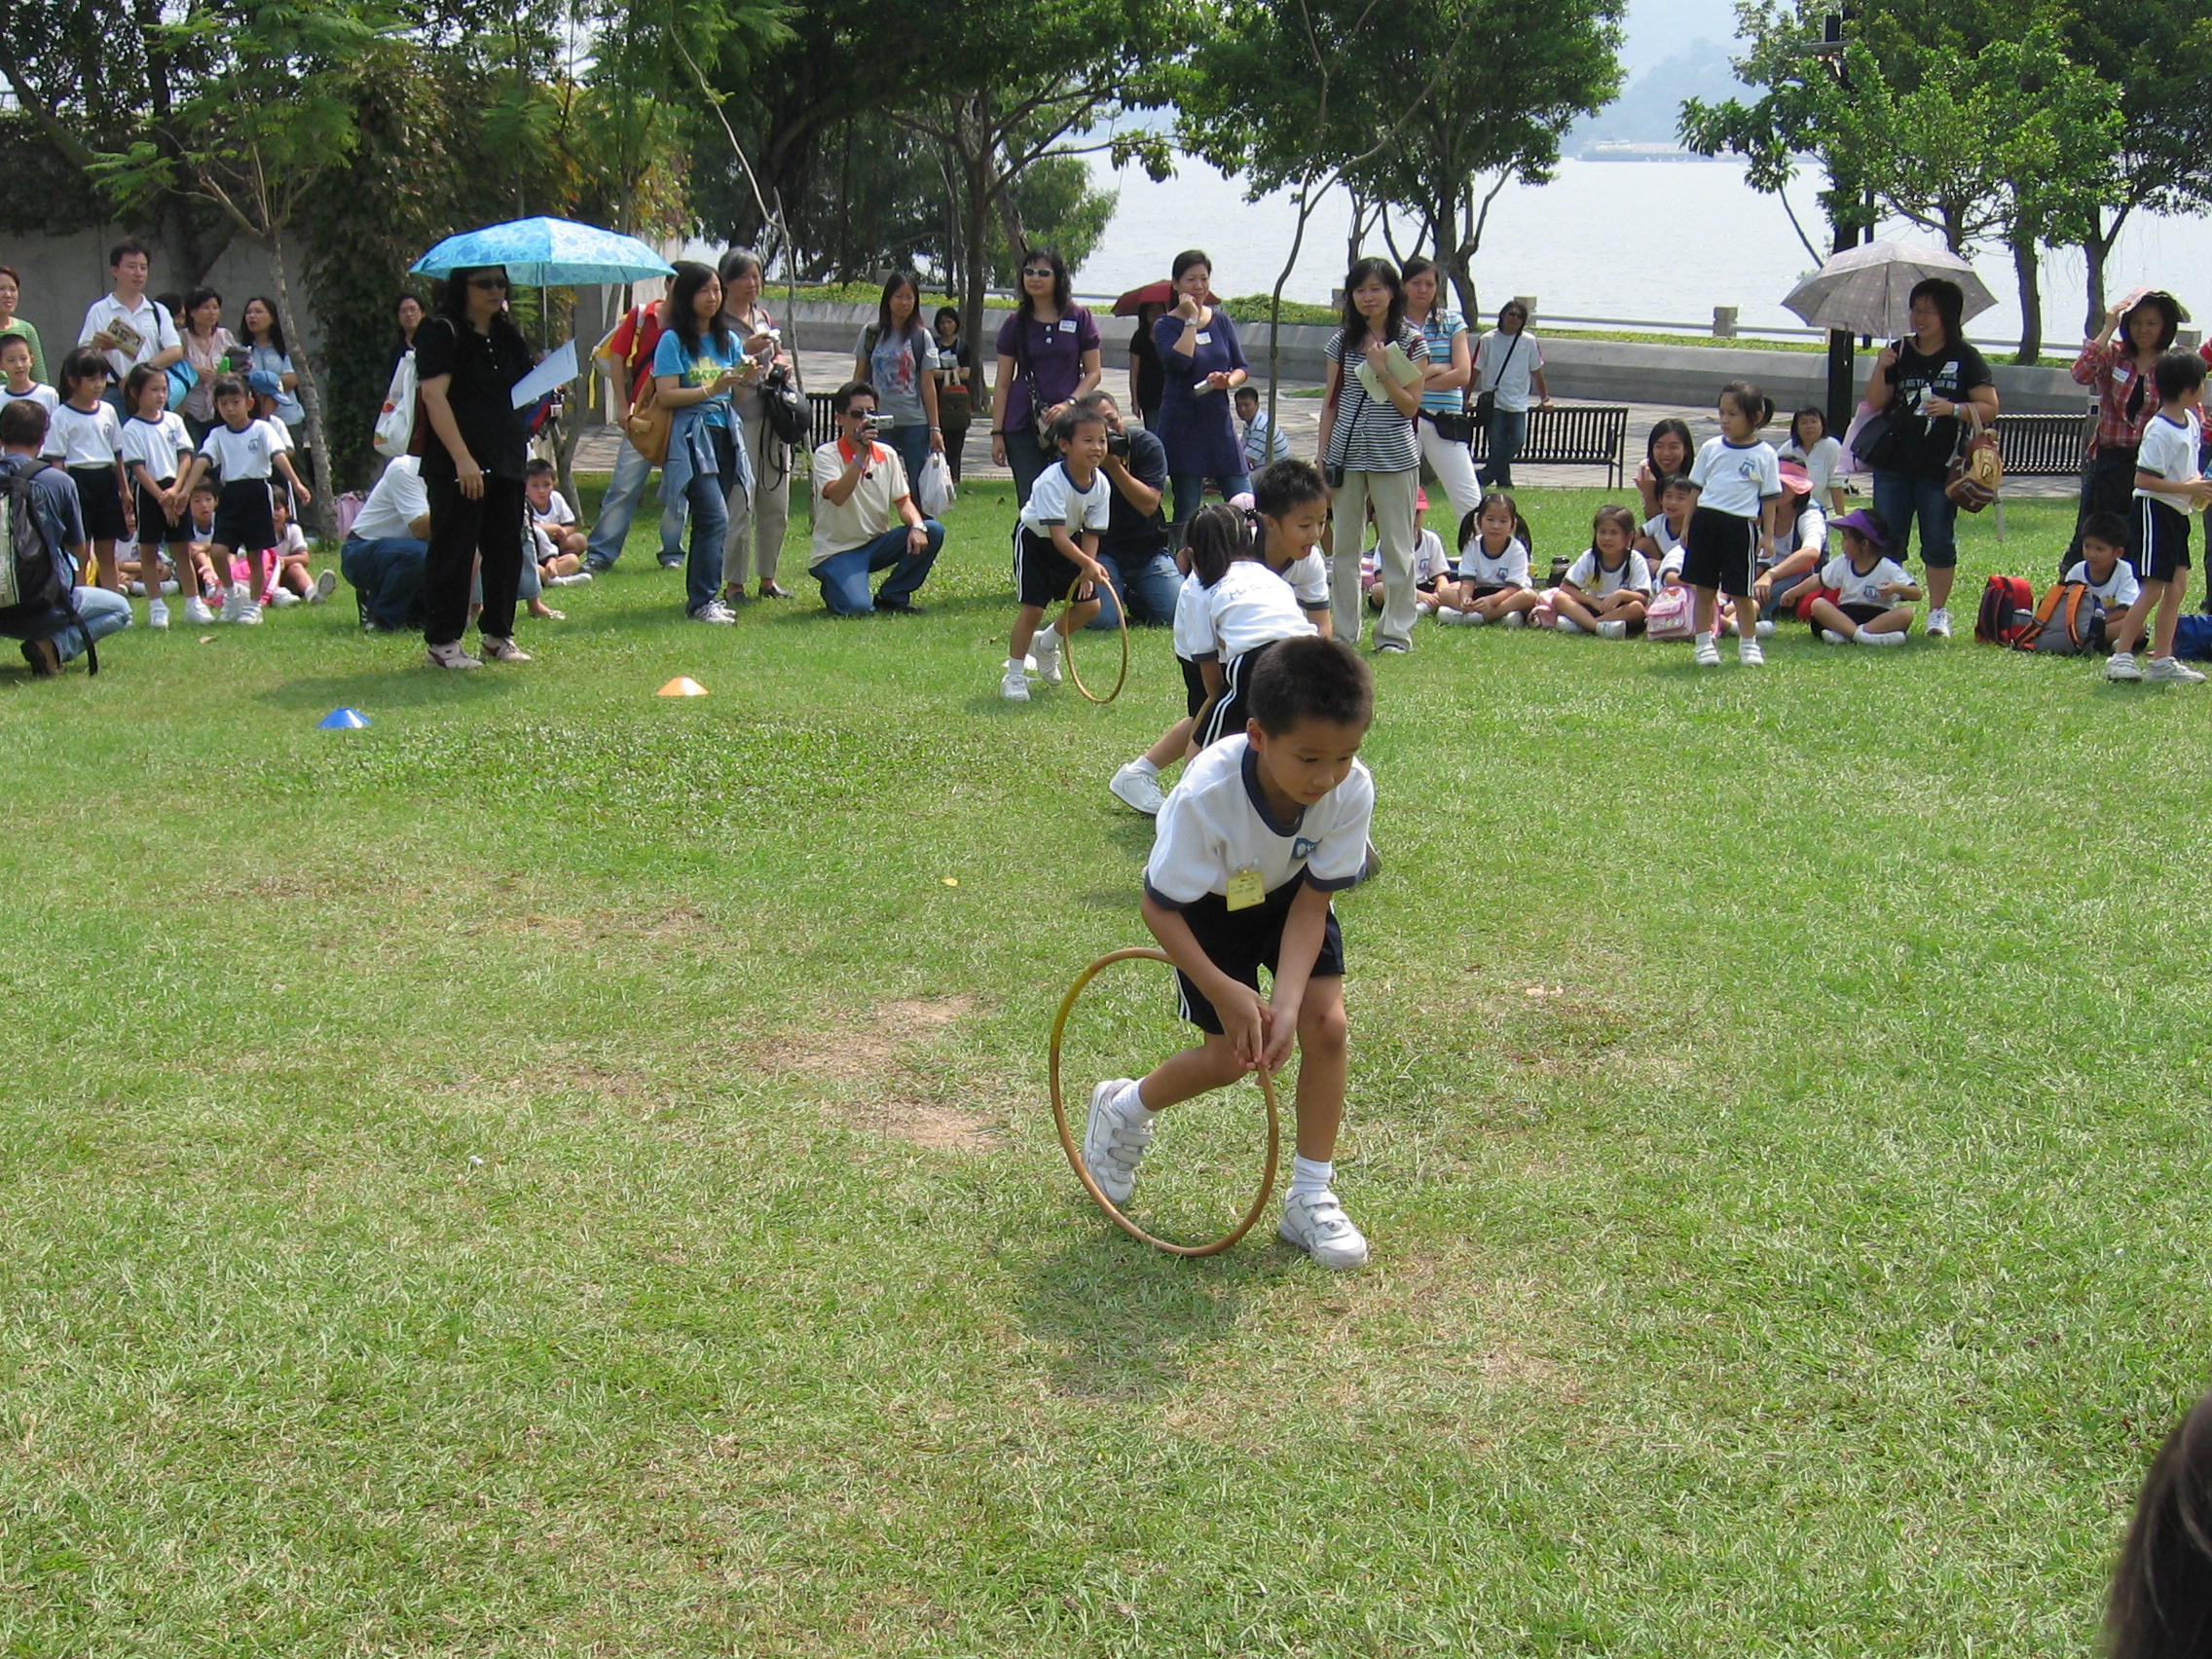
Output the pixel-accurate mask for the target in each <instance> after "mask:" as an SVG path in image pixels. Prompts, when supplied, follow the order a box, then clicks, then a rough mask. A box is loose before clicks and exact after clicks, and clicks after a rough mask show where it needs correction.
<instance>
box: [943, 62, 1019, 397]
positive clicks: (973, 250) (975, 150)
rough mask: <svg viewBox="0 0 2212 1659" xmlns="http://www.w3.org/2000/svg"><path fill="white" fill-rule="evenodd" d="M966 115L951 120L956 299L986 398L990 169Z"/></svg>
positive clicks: (994, 353) (991, 357) (993, 354)
mask: <svg viewBox="0 0 2212 1659" xmlns="http://www.w3.org/2000/svg"><path fill="white" fill-rule="evenodd" d="M964 101H965V100H963V102H964ZM969 113H970V112H969V111H968V110H967V109H966V108H965V107H958V108H955V109H954V111H953V118H952V120H953V130H954V131H955V132H956V133H958V134H959V139H958V150H959V157H960V170H961V181H962V183H963V184H964V185H965V186H966V192H965V194H966V195H967V198H968V200H967V201H966V202H964V203H961V205H962V207H963V208H964V209H965V211H964V213H963V220H964V223H965V226H966V230H965V235H966V237H967V245H966V246H965V247H964V248H962V250H961V252H962V253H963V255H964V256H965V264H966V267H967V269H966V273H965V275H964V276H963V278H962V285H963V288H964V290H965V291H964V292H963V293H962V294H961V296H960V332H961V334H962V335H963V336H964V337H965V338H966V340H967V342H968V350H970V352H972V353H973V354H974V356H975V359H976V380H977V389H978V391H980V392H981V393H983V394H984V395H986V396H988V395H992V394H995V393H996V392H997V390H998V387H996V386H995V385H992V386H988V387H985V386H984V385H983V384H982V383H983V382H984V381H985V380H987V379H988V378H989V377H990V376H991V374H992V373H993V372H995V370H996V367H997V362H998V348H997V345H996V343H995V342H987V341H986V340H985V339H984V338H983V289H984V288H985V287H986V286H987V285H988V284H989V281H990V276H989V269H988V268H989V261H990V254H989V250H988V248H987V246H986V244H987V242H988V241H989V240H990V224H991V173H992V170H993V169H992V167H991V151H990V149H989V148H988V147H987V146H986V145H983V144H978V143H977V142H976V137H977V134H976V133H975V132H974V131H973V130H972V129H971V127H970V123H969ZM1017 251H1018V250H1017Z"/></svg>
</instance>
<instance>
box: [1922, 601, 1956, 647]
mask: <svg viewBox="0 0 2212 1659" xmlns="http://www.w3.org/2000/svg"><path fill="white" fill-rule="evenodd" d="M1921 632H1922V633H1924V634H1926V635H1927V636H1928V637H1929V638H1930V639H1931V640H1947V639H1949V638H1950V637H1951V613H1950V611H1949V610H1948V609H1946V608H1944V607H1942V606H1940V605H1939V606H1937V607H1936V608H1935V609H1934V610H1931V611H1930V612H1929V613H1928V622H1927V625H1926V626H1925V627H1923V628H1922V629H1921Z"/></svg>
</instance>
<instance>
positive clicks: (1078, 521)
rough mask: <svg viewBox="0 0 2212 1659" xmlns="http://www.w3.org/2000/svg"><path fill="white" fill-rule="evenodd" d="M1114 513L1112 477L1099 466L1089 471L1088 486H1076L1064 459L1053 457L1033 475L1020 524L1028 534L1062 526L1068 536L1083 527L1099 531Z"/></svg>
mask: <svg viewBox="0 0 2212 1659" xmlns="http://www.w3.org/2000/svg"><path fill="white" fill-rule="evenodd" d="M1113 516H1114V481H1113V480H1112V479H1111V478H1109V477H1107V476H1106V469H1105V468H1104V467H1103V466H1101V467H1100V468H1099V469H1098V470H1097V471H1096V472H1094V473H1092V474H1091V475H1090V488H1089V489H1088V490H1078V489H1077V488H1076V487H1075V480H1074V479H1072V478H1070V477H1069V476H1068V469H1067V466H1066V465H1065V463H1063V462H1061V461H1053V462H1052V464H1051V465H1050V466H1048V467H1046V468H1045V470H1044V471H1042V472H1040V473H1039V474H1038V475H1037V482H1036V483H1034V484H1032V485H1031V486H1030V487H1029V499H1028V500H1027V501H1026V502H1024V503H1023V504H1022V508H1021V527H1022V528H1023V529H1024V530H1026V531H1029V532H1030V533H1031V534H1032V535H1043V536H1048V537H1049V536H1051V534H1052V533H1051V526H1053V525H1055V524H1056V525H1062V526H1065V527H1066V529H1067V533H1068V539H1069V540H1071V541H1073V540H1076V539H1077V538H1079V537H1080V536H1081V535H1083V533H1084V532H1085V531H1087V530H1095V531H1103V530H1104V529H1105V528H1106V526H1107V524H1108V523H1109V522H1110V521H1111V520H1112V518H1113Z"/></svg>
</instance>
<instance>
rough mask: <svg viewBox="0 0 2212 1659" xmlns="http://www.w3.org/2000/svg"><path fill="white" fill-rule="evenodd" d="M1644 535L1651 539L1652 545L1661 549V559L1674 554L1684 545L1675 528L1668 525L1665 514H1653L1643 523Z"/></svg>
mask: <svg viewBox="0 0 2212 1659" xmlns="http://www.w3.org/2000/svg"><path fill="white" fill-rule="evenodd" d="M1643 534H1644V535H1648V536H1650V537H1651V540H1652V544H1653V545H1654V546H1656V547H1657V548H1658V549H1659V552H1660V555H1661V557H1664V556H1665V555H1667V554H1669V553H1672V552H1674V550H1675V549H1676V548H1677V547H1679V546H1680V545H1681V544H1682V538H1681V537H1680V536H1678V535H1676V534H1675V532H1674V530H1673V528H1672V527H1671V526H1670V525H1669V524H1668V523H1667V515H1666V514H1665V513H1653V514H1652V515H1651V516H1650V517H1649V518H1647V519H1645V520H1644V521H1643Z"/></svg>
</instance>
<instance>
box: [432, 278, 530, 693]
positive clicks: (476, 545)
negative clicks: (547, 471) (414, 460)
mask: <svg viewBox="0 0 2212 1659" xmlns="http://www.w3.org/2000/svg"><path fill="white" fill-rule="evenodd" d="M534 362H535V359H534V358H533V357H532V355H531V350H530V347H529V345H528V344H527V343H526V342H525V341H524V339H523V337H522V331H521V330H520V329H518V328H516V327H515V325H514V319H513V318H512V317H510V316H509V315H508V314H507V274H506V272H505V270H504V269H503V268H501V267H499V266H496V265H494V266H478V267H475V268H473V269H470V270H465V271H456V272H455V273H454V274H453V275H452V276H450V277H448V278H447V281H446V287H445V293H444V294H443V296H441V298H440V301H439V304H438V314H437V315H435V316H433V317H429V318H427V319H426V320H424V323H423V325H422V326H421V327H420V328H418V329H417V330H416V331H415V371H416V376H417V379H418V382H419V384H420V386H421V387H422V393H423V412H424V415H425V416H427V417H428V419H429V423H430V437H429V441H428V442H426V443H425V444H424V451H423V472H422V476H423V486H424V493H425V494H426V495H427V496H428V498H429V502H430V545H429V554H428V557H427V558H426V559H425V560H424V567H423V609H424V624H423V644H424V646H425V647H427V654H428V656H429V661H430V666H431V667H433V668H481V667H483V666H484V658H489V659H490V660H492V661H494V662H528V661H529V660H530V653H529V652H527V651H525V650H524V649H523V648H522V647H521V646H520V645H516V644H515V637H514V636H515V604H516V601H517V599H518V598H519V597H520V592H521V585H522V563H523V546H524V542H525V539H526V536H527V532H526V530H525V528H524V526H525V519H524V511H525V504H524V503H525V498H524V495H523V473H524V469H525V466H526V464H527V463H528V461H529V459H530V428H529V424H528V419H529V418H528V414H527V412H526V411H524V410H520V409H517V408H515V407H514V402H513V392H514V386H515V383H516V382H517V381H519V380H521V379H522V378H523V377H524V376H525V375H527V374H529V373H530V371H531V368H532V365H533V363H534ZM479 559H481V561H482V567H483V584H484V608H483V610H482V612H481V613H480V614H479V615H478V617H477V622H476V627H477V633H478V637H479V640H480V642H481V643H480V644H479V645H478V646H477V648H478V649H479V650H480V651H482V652H483V657H481V658H480V657H473V656H470V655H469V654H468V653H467V652H466V651H464V650H462V649H461V635H462V634H463V633H464V632H466V630H467V627H468V595H469V588H470V585H471V583H470V577H471V573H472V568H473V567H474V566H475V565H476V564H477V563H478V561H479Z"/></svg>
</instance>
